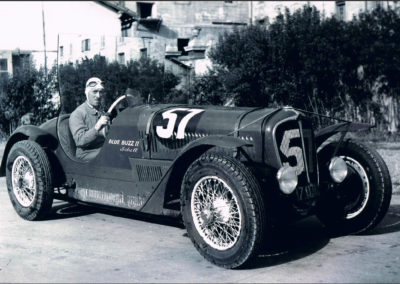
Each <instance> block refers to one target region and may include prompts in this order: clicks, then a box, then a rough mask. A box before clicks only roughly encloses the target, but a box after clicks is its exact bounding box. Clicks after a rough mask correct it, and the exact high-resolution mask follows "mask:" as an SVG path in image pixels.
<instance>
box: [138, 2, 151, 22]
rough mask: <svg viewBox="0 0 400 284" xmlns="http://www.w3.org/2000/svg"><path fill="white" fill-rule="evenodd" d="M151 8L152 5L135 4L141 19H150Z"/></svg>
mask: <svg viewBox="0 0 400 284" xmlns="http://www.w3.org/2000/svg"><path fill="white" fill-rule="evenodd" d="M152 8H153V3H137V11H138V13H139V17H140V18H141V19H146V18H147V17H151V9H152Z"/></svg>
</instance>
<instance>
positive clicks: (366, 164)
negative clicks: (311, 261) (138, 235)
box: [0, 96, 392, 268]
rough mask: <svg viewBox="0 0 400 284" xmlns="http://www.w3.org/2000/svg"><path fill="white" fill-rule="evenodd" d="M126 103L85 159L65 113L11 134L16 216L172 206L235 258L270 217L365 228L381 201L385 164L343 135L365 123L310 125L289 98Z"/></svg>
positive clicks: (386, 200)
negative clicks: (236, 103)
mask: <svg viewBox="0 0 400 284" xmlns="http://www.w3.org/2000/svg"><path fill="white" fill-rule="evenodd" d="M122 102H125V103H124V104H122ZM127 102H129V98H128V96H123V97H120V98H118V99H117V100H116V101H115V103H114V104H113V105H112V107H110V110H109V112H114V113H115V112H116V111H115V110H117V115H116V116H115V118H113V120H112V124H111V127H110V128H109V129H108V131H107V132H104V135H106V141H105V143H104V145H103V147H102V149H101V151H100V153H99V154H98V156H96V157H95V158H94V159H93V160H91V161H88V162H83V161H81V160H79V159H77V158H76V157H75V155H74V154H75V149H76V147H75V144H74V141H73V139H72V136H71V133H70V130H69V127H68V119H69V115H68V114H63V115H60V116H58V117H57V118H54V119H52V120H49V121H47V122H45V123H44V124H42V125H40V126H39V127H37V126H33V125H25V126H22V127H19V128H18V129H17V130H16V131H15V132H14V133H13V134H12V135H11V137H10V138H9V140H8V142H7V144H6V147H5V151H4V156H3V160H2V163H1V169H0V171H1V175H2V176H6V180H7V187H8V193H9V196H10V199H11V202H12V204H13V206H14V208H15V210H16V212H17V213H18V214H19V215H20V216H21V217H22V218H24V219H27V220H37V219H41V218H44V217H45V216H46V214H47V213H48V212H49V211H50V209H51V207H52V202H53V199H54V198H56V199H61V200H66V201H78V202H81V203H86V204H91V205H93V204H98V205H106V206H113V207H118V208H124V209H131V210H135V211H139V212H144V213H149V214H155V215H173V216H175V217H178V216H179V217H182V219H183V223H184V225H185V227H186V229H187V232H188V235H189V236H190V238H191V240H192V242H193V244H194V246H195V247H196V249H197V250H198V251H199V252H200V253H201V254H202V255H203V257H205V258H206V259H207V260H209V261H211V262H212V263H214V264H216V265H218V266H222V267H225V268H235V267H239V266H242V265H244V264H245V263H248V261H249V260H250V259H252V258H253V257H254V256H256V255H257V252H258V251H259V249H260V247H261V245H262V244H263V242H264V241H265V239H266V236H267V235H268V234H269V232H270V231H271V228H272V227H273V226H276V225H279V224H285V223H288V222H293V221H296V220H299V219H301V218H304V217H306V216H310V215H316V216H317V217H318V218H319V220H320V221H321V222H322V223H323V224H324V225H325V226H326V227H327V228H328V229H329V230H330V231H332V232H335V233H361V232H365V231H368V230H371V229H373V228H374V227H376V226H377V224H378V223H379V222H380V221H381V220H382V219H383V217H384V216H385V214H386V212H387V210H388V207H389V204H390V200H391V194H392V185H391V180H390V175H389V172H388V169H387V166H386V164H385V162H384V161H383V159H382V158H381V157H380V155H379V154H378V153H377V152H376V151H375V150H374V149H371V147H369V146H367V145H365V144H362V143H360V142H358V140H351V139H347V138H346V139H345V138H344V137H345V134H346V133H347V132H349V131H358V130H365V129H368V128H369V127H371V126H370V125H367V124H361V123H352V122H348V121H340V122H337V123H334V124H332V125H330V126H328V127H325V128H323V129H320V130H319V131H315V130H314V128H313V124H312V122H311V117H312V115H310V113H308V112H305V111H301V110H297V109H294V108H291V107H282V108H229V107H218V106H191V105H172V104H163V105H161V104H160V105H150V104H141V105H130V104H129V103H127ZM122 105H123V107H121V106H122ZM333 135H336V136H338V139H336V141H330V140H332V139H328V138H330V137H331V136H333Z"/></svg>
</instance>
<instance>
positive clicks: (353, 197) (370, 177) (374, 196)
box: [317, 140, 392, 234]
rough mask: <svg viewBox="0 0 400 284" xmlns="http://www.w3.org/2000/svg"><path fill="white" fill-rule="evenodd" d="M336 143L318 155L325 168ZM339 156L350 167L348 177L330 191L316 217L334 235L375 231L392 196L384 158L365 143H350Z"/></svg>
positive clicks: (342, 147) (345, 145) (344, 144)
mask: <svg viewBox="0 0 400 284" xmlns="http://www.w3.org/2000/svg"><path fill="white" fill-rule="evenodd" d="M336 145H337V142H334V143H331V144H328V145H327V146H325V148H323V149H322V150H321V151H320V153H319V154H318V157H319V163H320V165H321V167H326V165H327V163H328V162H329V160H330V158H331V156H332V153H333V152H334V149H335V147H336ZM337 156H340V157H341V158H342V159H343V160H344V161H345V162H346V164H347V167H348V176H347V177H346V179H345V180H344V181H343V182H342V183H341V184H339V185H336V186H334V187H333V188H331V189H328V190H327V192H326V193H325V194H324V196H323V199H322V201H321V204H320V205H321V206H320V207H319V211H318V213H317V217H318V218H319V219H320V220H321V221H322V223H324V224H325V225H326V226H327V227H328V229H330V230H331V231H332V232H334V233H339V234H341V233H362V232H365V231H370V230H372V229H373V228H375V227H376V226H377V225H378V224H379V222H380V221H381V220H382V219H383V217H384V216H385V214H386V212H387V210H388V208H389V205H390V200H391V196H392V183H391V180H390V175H389V171H388V168H387V166H386V164H385V162H384V161H383V159H382V157H381V156H380V155H379V154H378V153H377V152H376V151H375V150H373V149H371V148H370V147H368V146H366V145H365V144H362V143H359V142H357V141H353V140H347V141H345V142H343V144H342V145H341V146H340V148H339V150H338V153H337Z"/></svg>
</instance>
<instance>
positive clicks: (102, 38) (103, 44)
mask: <svg viewBox="0 0 400 284" xmlns="http://www.w3.org/2000/svg"><path fill="white" fill-rule="evenodd" d="M105 46H106V37H105V36H101V38H100V47H101V48H104V47H105Z"/></svg>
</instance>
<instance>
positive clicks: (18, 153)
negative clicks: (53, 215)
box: [6, 140, 53, 221]
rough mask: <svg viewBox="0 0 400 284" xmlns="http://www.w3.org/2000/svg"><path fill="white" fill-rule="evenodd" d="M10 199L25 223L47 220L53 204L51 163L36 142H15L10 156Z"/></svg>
mask: <svg viewBox="0 0 400 284" xmlns="http://www.w3.org/2000/svg"><path fill="white" fill-rule="evenodd" d="M6 182H7V190H8V195H9V197H10V200H11V203H12V205H13V207H14V209H15V211H16V212H17V214H18V215H19V216H20V217H22V218H24V219H26V220H31V221H32V220H40V219H43V218H45V217H46V215H47V214H48V213H49V211H50V209H51V206H52V203H53V186H52V184H53V183H52V173H51V166H50V162H49V159H48V157H47V154H46V152H45V151H44V150H43V148H42V147H41V146H40V145H39V144H38V143H36V142H35V141H30V140H22V141H18V142H16V143H15V144H14V145H13V146H12V148H11V150H10V152H9V153H8V155H7V165H6Z"/></svg>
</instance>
